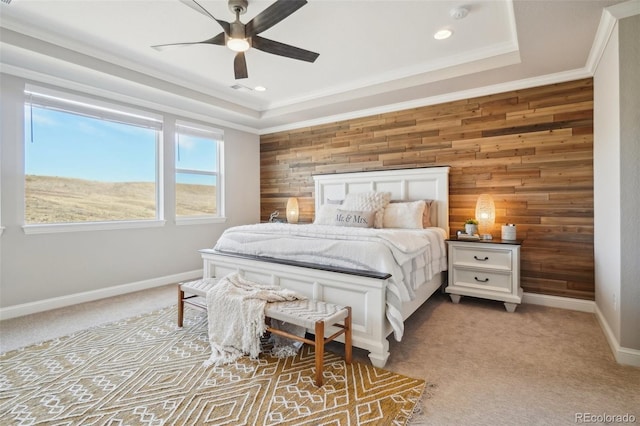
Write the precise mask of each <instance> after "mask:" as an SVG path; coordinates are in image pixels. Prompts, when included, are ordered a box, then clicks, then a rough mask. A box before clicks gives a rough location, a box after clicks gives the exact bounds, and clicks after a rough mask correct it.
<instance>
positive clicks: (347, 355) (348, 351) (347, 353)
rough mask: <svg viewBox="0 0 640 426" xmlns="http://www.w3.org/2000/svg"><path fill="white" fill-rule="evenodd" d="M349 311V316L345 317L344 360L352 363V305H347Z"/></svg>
mask: <svg viewBox="0 0 640 426" xmlns="http://www.w3.org/2000/svg"><path fill="white" fill-rule="evenodd" d="M347 312H348V314H347V317H346V318H345V319H344V361H345V362H346V363H347V364H351V356H352V343H351V306H347Z"/></svg>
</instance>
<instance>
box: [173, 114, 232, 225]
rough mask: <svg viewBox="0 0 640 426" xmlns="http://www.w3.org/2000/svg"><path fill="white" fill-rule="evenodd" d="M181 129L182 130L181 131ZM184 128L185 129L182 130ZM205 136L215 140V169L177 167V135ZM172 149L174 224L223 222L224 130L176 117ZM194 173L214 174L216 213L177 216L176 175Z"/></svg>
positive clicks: (224, 220)
mask: <svg viewBox="0 0 640 426" xmlns="http://www.w3.org/2000/svg"><path fill="white" fill-rule="evenodd" d="M181 130H183V131H181ZM184 130H186V131H184ZM180 134H183V135H187V136H195V137H205V138H211V139H214V140H215V143H216V170H215V171H213V172H210V171H204V170H196V169H187V168H179V167H178V166H177V154H176V153H177V149H178V143H179V135H180ZM173 150H174V154H176V157H175V158H174V161H173V172H174V173H173V176H174V183H175V186H174V188H173V189H174V190H173V194H174V208H176V210H175V223H176V225H198V224H208V223H223V222H226V217H225V197H224V131H223V130H221V129H219V128H216V127H214V126H211V125H205V124H199V123H195V122H193V121H188V120H181V119H177V120H176V121H175V131H174V141H173ZM178 173H183V174H194V175H204V176H215V178H216V209H217V213H216V214H212V215H194V216H178V213H177V188H178V186H177V175H178Z"/></svg>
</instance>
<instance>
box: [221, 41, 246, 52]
mask: <svg viewBox="0 0 640 426" xmlns="http://www.w3.org/2000/svg"><path fill="white" fill-rule="evenodd" d="M227 47H228V48H229V49H231V50H233V51H234V52H246V51H247V50H249V47H251V46H250V45H249V42H248V41H247V39H246V38H230V39H229V40H228V41H227Z"/></svg>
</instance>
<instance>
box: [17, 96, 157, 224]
mask: <svg viewBox="0 0 640 426" xmlns="http://www.w3.org/2000/svg"><path fill="white" fill-rule="evenodd" d="M161 128H162V121H161V119H160V117H158V116H154V115H152V114H150V113H147V112H142V111H137V110H132V109H128V108H126V107H122V106H118V105H112V104H109V103H105V102H101V101H97V100H93V99H89V98H83V97H79V96H75V95H72V94H70V93H63V92H58V91H53V90H50V89H46V88H40V87H34V86H28V87H27V88H26V90H25V141H24V146H25V223H26V224H27V225H29V224H54V223H55V224H60V223H86V222H108V221H131V220H153V219H161V211H162V210H161V208H160V206H161V203H160V202H159V198H160V195H159V194H160V193H159V188H160V185H159V182H160V174H159V171H158V170H160V168H159V167H158V164H159V163H158V159H159V157H160V152H159V147H160V133H161Z"/></svg>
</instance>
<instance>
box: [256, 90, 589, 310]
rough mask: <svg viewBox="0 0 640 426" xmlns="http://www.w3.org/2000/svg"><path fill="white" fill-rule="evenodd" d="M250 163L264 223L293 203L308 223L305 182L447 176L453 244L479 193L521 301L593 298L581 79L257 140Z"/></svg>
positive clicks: (309, 185) (309, 189)
mask: <svg viewBox="0 0 640 426" xmlns="http://www.w3.org/2000/svg"><path fill="white" fill-rule="evenodd" d="M260 157H261V158H260V160H261V174H260V178H261V182H260V186H261V218H262V219H263V220H266V219H268V217H269V214H270V213H271V212H272V211H274V210H276V209H277V210H280V212H281V214H282V215H284V213H285V205H286V202H287V198H288V197H290V196H295V197H298V199H299V203H300V217H301V221H307V222H310V221H312V220H313V216H314V211H313V210H314V204H313V197H314V193H313V192H314V186H313V178H312V175H314V174H324V173H336V172H349V171H366V170H385V169H394V168H407V167H428V166H443V165H448V166H451V175H450V216H451V217H450V226H451V230H452V233H454V232H455V230H457V229H461V228H463V222H464V220H465V219H466V218H467V217H473V216H475V202H476V199H477V197H478V195H480V194H482V193H489V194H491V195H492V196H493V198H494V201H495V204H496V226H495V228H494V230H493V235H494V237H499V236H500V232H501V231H500V225H501V224H503V223H506V222H510V223H515V224H517V237H518V239H523V240H524V242H523V245H522V252H521V253H522V269H521V270H522V279H521V283H522V287H523V288H524V290H525V291H527V292H532V293H543V294H549V295H557V296H566V297H575V298H582V299H591V300H593V298H594V255H593V81H592V79H590V78H589V79H583V80H578V81H572V82H567V83H560V84H553V85H548V86H542V87H535V88H530V89H525V90H517V91H512V92H506V93H500V94H494V95H489V96H482V97H478V98H473V99H466V100H461V101H456V102H449V103H445V104H441V105H434V106H426V107H421V108H414V109H410V110H405V111H398V112H391V113H386V114H380V115H375V116H370V117H365V118H358V119H352V120H346V121H341V122H337V123H331V124H325V125H319V126H313V127H307V128H302V129H297V130H292V131H287V132H279V133H273V134H269V135H263V136H262V137H261V138H260Z"/></svg>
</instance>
